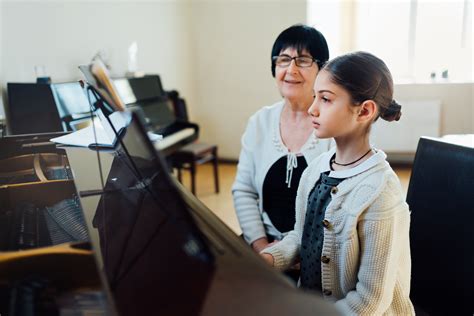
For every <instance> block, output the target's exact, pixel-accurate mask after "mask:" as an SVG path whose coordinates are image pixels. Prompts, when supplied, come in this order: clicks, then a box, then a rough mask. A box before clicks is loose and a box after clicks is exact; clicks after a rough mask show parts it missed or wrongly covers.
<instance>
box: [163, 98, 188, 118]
mask: <svg viewBox="0 0 474 316" xmlns="http://www.w3.org/2000/svg"><path fill="white" fill-rule="evenodd" d="M167 94H168V98H170V100H171V101H172V102H173V107H174V113H175V115H176V117H177V118H178V119H179V120H181V121H185V122H189V116H188V109H187V108H186V101H185V100H184V99H183V98H181V97H180V95H179V92H178V91H176V90H171V91H168V92H167Z"/></svg>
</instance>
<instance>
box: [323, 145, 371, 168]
mask: <svg viewBox="0 0 474 316" xmlns="http://www.w3.org/2000/svg"><path fill="white" fill-rule="evenodd" d="M371 151H372V148H370V149H369V151H367V152H366V153H365V154H363V155H362V156H361V157H360V158H358V159H356V160H354V161H353V162H349V163H337V162H336V154H334V156H332V158H331V164H335V165H338V166H349V165H353V164H355V163H356V162H358V161H359V160H361V159H362V158H364V157H365V156H367V155H368V154H369V153H370V152H371Z"/></svg>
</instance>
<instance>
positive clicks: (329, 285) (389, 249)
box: [261, 52, 414, 315]
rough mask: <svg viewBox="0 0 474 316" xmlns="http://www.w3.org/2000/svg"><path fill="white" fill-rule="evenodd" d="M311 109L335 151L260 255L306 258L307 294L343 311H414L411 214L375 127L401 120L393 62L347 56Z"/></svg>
mask: <svg viewBox="0 0 474 316" xmlns="http://www.w3.org/2000/svg"><path fill="white" fill-rule="evenodd" d="M314 87H315V91H314V93H315V99H314V102H313V104H312V105H311V107H310V108H309V110H308V112H309V113H310V115H311V116H312V123H313V127H314V129H315V133H316V136H317V137H318V138H330V137H333V138H334V139H335V141H336V147H335V148H333V149H331V150H330V151H329V152H327V153H325V154H322V155H321V156H319V157H318V158H316V159H315V160H314V161H312V162H311V163H310V164H309V166H308V168H307V169H306V170H305V171H304V173H303V175H302V177H301V180H300V185H299V187H298V193H297V198H296V223H295V226H294V230H293V231H291V232H290V233H289V234H288V235H287V236H286V237H285V238H284V239H283V240H282V241H281V242H279V243H277V244H275V245H272V246H270V247H268V248H265V249H264V250H263V251H262V252H261V253H262V256H263V257H264V259H265V260H266V261H268V262H269V263H270V264H272V265H273V266H275V267H277V268H280V269H285V268H286V267H288V266H290V265H292V264H294V263H295V261H297V258H298V257H299V259H300V261H301V278H300V281H299V284H300V286H301V287H303V288H305V289H309V290H315V291H320V292H322V294H323V296H324V297H325V298H326V299H328V300H331V301H334V302H335V304H336V307H337V308H338V309H339V310H340V311H341V312H342V313H343V314H357V315H361V314H362V315H380V314H395V315H407V314H408V315H409V314H414V309H413V305H412V303H411V302H410V298H409V294H410V269H411V260H410V244H409V225H410V214H409V210H408V205H407V204H406V203H405V202H404V197H403V194H402V191H401V186H400V182H399V180H398V178H397V176H396V174H395V173H394V172H393V170H392V169H391V167H390V165H389V164H388V163H387V162H386V160H385V159H386V155H385V153H384V152H382V151H381V150H377V149H375V148H372V147H371V146H370V143H369V132H370V126H371V124H372V123H373V122H374V121H375V120H377V119H378V118H379V117H381V118H382V119H384V120H387V121H393V120H398V119H399V118H400V115H401V112H400V110H401V106H400V105H399V104H398V103H397V102H395V101H394V100H393V81H392V77H391V74H390V72H389V70H388V68H387V66H386V65H385V63H384V62H383V61H382V60H380V59H379V58H377V57H375V56H373V55H371V54H369V53H365V52H357V53H352V54H347V55H343V56H340V57H338V58H335V59H333V60H332V61H330V62H329V63H328V64H327V65H326V66H325V67H324V68H323V69H322V71H321V72H320V73H319V74H318V77H317V78H316V82H315V85H314Z"/></svg>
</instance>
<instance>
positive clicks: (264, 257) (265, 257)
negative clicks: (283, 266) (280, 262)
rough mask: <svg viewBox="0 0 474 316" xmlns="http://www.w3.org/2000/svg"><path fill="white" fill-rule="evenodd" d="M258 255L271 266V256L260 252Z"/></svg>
mask: <svg viewBox="0 0 474 316" xmlns="http://www.w3.org/2000/svg"><path fill="white" fill-rule="evenodd" d="M260 256H262V258H263V260H265V262H266V263H268V264H269V265H270V266H272V267H273V263H274V262H273V261H274V260H273V256H272V255H271V254H269V253H261V254H260Z"/></svg>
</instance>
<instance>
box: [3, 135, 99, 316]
mask: <svg viewBox="0 0 474 316" xmlns="http://www.w3.org/2000/svg"><path fill="white" fill-rule="evenodd" d="M61 134H63V133H48V134H36V135H21V136H10V137H5V138H0V148H1V150H0V314H1V315H57V314H59V313H66V312H68V311H72V310H77V311H83V310H84V309H83V308H81V306H80V305H81V304H83V303H84V302H87V304H89V307H90V309H91V311H92V310H98V311H107V310H108V307H107V299H106V297H105V296H106V293H107V292H106V291H104V290H103V288H102V282H101V279H100V274H99V272H98V270H97V264H96V262H95V258H94V255H93V251H92V249H91V247H90V243H89V237H88V230H87V227H86V225H85V220H84V217H83V214H82V208H81V206H80V201H79V197H78V195H77V192H76V188H75V185H74V180H73V176H72V171H71V169H70V166H69V162H68V159H67V156H66V152H65V151H64V150H62V149H59V148H56V146H55V145H54V144H52V143H50V142H49V139H50V138H52V137H55V136H59V135H61Z"/></svg>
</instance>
